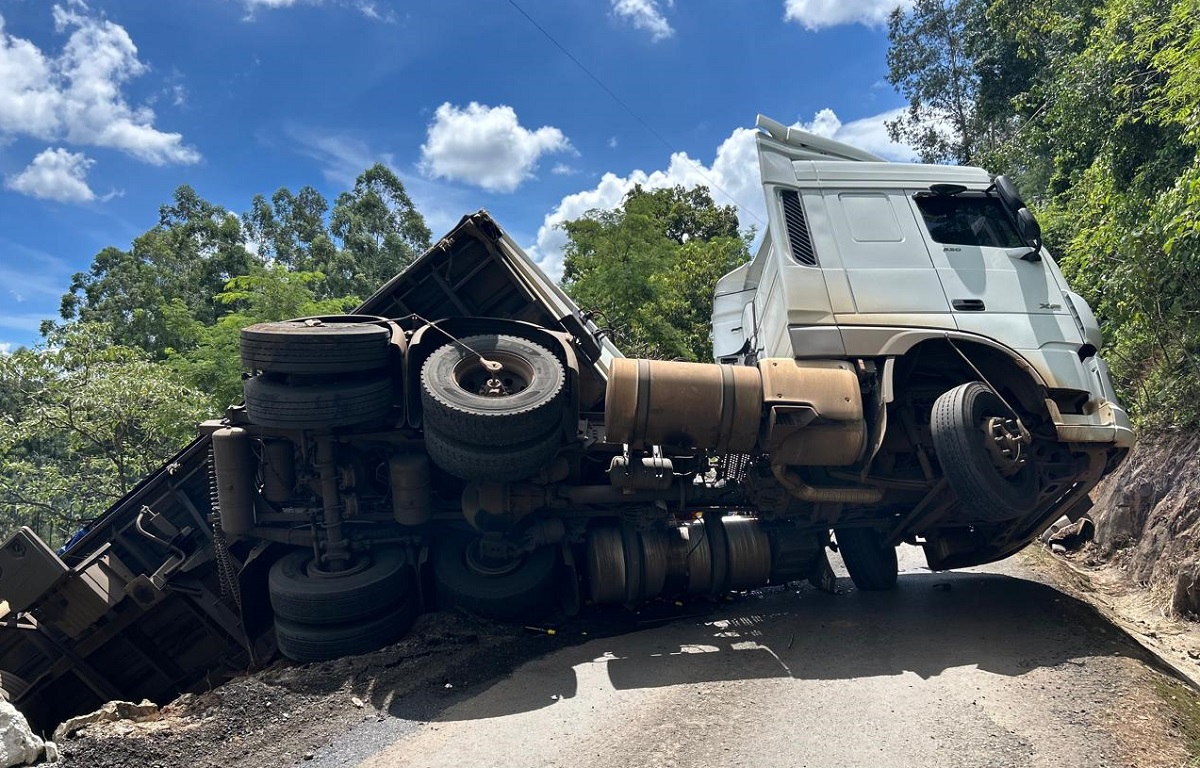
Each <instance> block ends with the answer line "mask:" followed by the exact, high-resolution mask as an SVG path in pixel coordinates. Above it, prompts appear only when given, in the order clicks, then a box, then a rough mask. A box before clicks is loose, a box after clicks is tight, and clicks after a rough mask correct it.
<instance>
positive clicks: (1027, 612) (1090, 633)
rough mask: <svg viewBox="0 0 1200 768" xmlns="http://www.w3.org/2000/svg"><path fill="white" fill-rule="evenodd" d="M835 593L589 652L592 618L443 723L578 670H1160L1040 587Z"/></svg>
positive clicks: (991, 578) (910, 585) (511, 710)
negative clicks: (1125, 660)
mask: <svg viewBox="0 0 1200 768" xmlns="http://www.w3.org/2000/svg"><path fill="white" fill-rule="evenodd" d="M841 586H842V587H843V588H844V589H846V590H847V591H846V593H844V594H838V595H829V594H825V593H822V592H817V591H813V590H811V589H803V590H799V591H797V590H784V591H779V592H773V593H766V594H754V595H750V596H748V597H745V598H743V599H741V600H738V601H735V602H733V603H730V604H726V605H723V606H719V607H717V608H716V609H715V610H712V612H711V613H710V614H709V615H706V616H704V617H703V618H695V617H694V616H693V617H691V618H685V619H680V620H676V621H664V622H663V623H662V624H660V625H658V626H654V627H652V628H645V627H643V628H640V629H637V628H636V627H634V628H633V629H636V631H626V632H623V633H621V634H614V635H610V636H606V637H601V638H596V639H590V640H589V639H587V638H581V637H580V635H579V633H580V632H583V631H585V630H584V629H582V628H581V627H587V631H590V632H591V634H590V637H592V638H595V636H596V634H597V632H596V631H595V630H596V629H597V627H596V626H595V625H596V624H597V623H598V622H602V619H603V617H602V616H600V617H597V616H595V615H592V616H586V615H585V616H584V617H582V618H581V619H579V620H577V622H576V623H573V624H571V625H566V626H564V627H563V628H562V630H561V631H562V635H561V638H562V641H564V642H562V645H564V646H565V647H562V648H561V650H559V651H558V652H556V653H554V654H553V655H547V656H546V657H544V658H543V659H542V660H541V661H539V662H538V663H536V664H532V665H529V666H527V667H525V668H524V669H523V670H522V671H521V682H522V685H520V686H507V687H506V691H505V695H504V696H503V697H498V696H482V695H481V693H482V692H483V690H486V688H483V689H479V688H477V689H476V690H475V691H474V695H473V697H472V698H471V699H468V700H465V701H463V702H461V703H460V704H459V705H458V706H454V707H452V708H449V709H447V710H446V711H444V712H443V713H442V715H441V717H442V719H478V718H488V717H500V716H504V715H509V714H515V713H518V712H525V711H531V710H535V709H539V708H542V707H545V706H549V705H551V704H553V703H554V702H555V701H556V700H561V699H565V698H571V697H573V696H574V695H575V693H576V690H577V686H578V681H577V669H576V668H577V667H579V665H588V664H603V665H605V667H606V671H607V676H608V681H609V682H610V684H611V685H612V686H613V687H614V688H616V689H618V690H622V689H632V688H654V687H664V686H674V685H684V684H694V683H711V682H718V681H728V680H748V679H756V678H774V677H779V678H784V677H792V678H800V679H815V680H849V679H858V678H869V677H877V676H888V675H900V674H904V673H907V672H912V673H915V674H917V675H919V676H921V677H922V678H930V677H934V676H937V675H939V674H941V673H942V672H943V671H945V670H947V669H950V668H954V667H961V666H975V667H978V668H979V669H982V670H985V671H988V672H992V673H994V674H998V675H1008V676H1016V675H1022V674H1025V673H1026V672H1028V671H1030V670H1032V669H1035V668H1041V667H1054V666H1058V665H1062V664H1083V663H1085V660H1086V659H1088V658H1089V657H1096V656H1113V655H1120V656H1128V657H1132V658H1137V659H1140V660H1143V661H1145V662H1147V663H1150V664H1152V665H1155V666H1161V665H1160V663H1159V662H1158V660H1157V659H1155V658H1153V657H1152V656H1151V655H1150V654H1148V653H1147V652H1146V651H1145V650H1144V649H1143V648H1142V647H1141V646H1139V645H1138V644H1137V643H1135V642H1134V641H1133V640H1132V639H1131V638H1130V637H1129V636H1128V635H1127V634H1125V633H1124V632H1123V631H1122V630H1120V629H1118V628H1117V627H1115V626H1113V625H1112V624H1110V623H1108V622H1107V621H1105V620H1104V619H1103V618H1102V617H1101V616H1100V615H1099V614H1098V613H1096V611H1095V610H1094V609H1093V608H1092V607H1091V606H1089V605H1087V604H1085V603H1083V602H1081V601H1079V600H1076V599H1075V598H1072V597H1070V596H1068V595H1065V594H1063V593H1061V592H1059V591H1057V590H1055V589H1054V588H1052V587H1049V586H1046V585H1044V584H1039V583H1036V582H1032V581H1026V580H1023V579H1018V578H1013V577H1009V576H1003V575H997V574H978V573H954V574H905V575H903V576H901V578H900V582H899V587H898V588H897V589H896V590H895V591H894V592H885V593H868V592H858V591H856V590H853V589H852V588H851V587H850V585H849V581H848V580H847V579H842V580H841ZM679 610H686V609H679ZM693 613H694V612H693ZM664 618H665V617H664ZM580 640H586V642H580ZM572 641H574V642H572ZM495 682H497V681H493V682H492V683H491V684H490V685H494V684H495ZM490 685H489V686H487V687H490ZM389 711H390V713H391V714H392V715H394V716H397V717H404V718H421V719H427V718H428V717H429V714H430V713H429V712H428V711H427V710H425V711H422V712H419V713H418V712H416V711H410V709H409V706H408V704H407V701H406V699H405V698H403V697H400V698H397V699H394V700H393V701H392V702H391V703H390V707H389Z"/></svg>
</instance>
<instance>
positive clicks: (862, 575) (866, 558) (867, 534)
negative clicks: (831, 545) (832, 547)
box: [835, 528, 900, 592]
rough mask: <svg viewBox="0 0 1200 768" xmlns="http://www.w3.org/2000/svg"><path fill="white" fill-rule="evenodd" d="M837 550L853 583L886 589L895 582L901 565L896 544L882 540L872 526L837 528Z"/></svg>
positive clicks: (875, 589) (864, 588) (864, 587)
mask: <svg viewBox="0 0 1200 768" xmlns="http://www.w3.org/2000/svg"><path fill="white" fill-rule="evenodd" d="M835 535H836V537H837V545H838V552H839V553H840V554H841V556H842V561H843V562H844V563H846V570H847V571H849V572H850V579H851V580H852V581H853V582H854V586H856V587H858V588H859V590H861V591H863V592H886V591H887V590H889V589H894V588H895V586H896V576H897V574H898V573H899V572H900V565H899V563H898V562H897V561H896V548H895V547H889V546H887V545H886V544H884V543H883V536H882V535H881V534H880V533H879V531H876V530H874V529H873V528H838V529H837V530H836V531H835Z"/></svg>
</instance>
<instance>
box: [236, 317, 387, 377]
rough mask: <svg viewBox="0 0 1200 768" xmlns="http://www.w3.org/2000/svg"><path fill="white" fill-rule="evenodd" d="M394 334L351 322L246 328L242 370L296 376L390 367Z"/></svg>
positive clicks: (374, 325) (294, 322)
mask: <svg viewBox="0 0 1200 768" xmlns="http://www.w3.org/2000/svg"><path fill="white" fill-rule="evenodd" d="M318 323H319V324H318ZM391 335H392V334H391V331H390V330H389V329H388V328H387V327H385V326H382V325H379V324H377V323H370V322H355V321H354V320H353V318H349V317H348V318H346V319H344V320H339V321H336V322H335V321H304V320H286V321H283V322H278V323H258V324H257V325H251V326H249V327H246V328H243V329H242V333H241V353H242V366H243V367H244V368H245V369H247V370H249V371H267V372H270V373H293V374H339V373H357V372H362V371H374V370H378V369H380V368H384V367H386V366H387V365H388V361H389V341H390V339H391Z"/></svg>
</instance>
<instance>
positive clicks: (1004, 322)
mask: <svg viewBox="0 0 1200 768" xmlns="http://www.w3.org/2000/svg"><path fill="white" fill-rule="evenodd" d="M758 126H759V128H761V129H763V132H762V133H760V134H759V136H758V139H757V142H758V157H759V165H760V169H761V174H762V184H763V189H764V192H765V194H766V200H767V212H768V216H769V226H768V230H767V232H768V234H767V235H766V237H765V238H764V240H763V242H762V245H761V247H760V248H759V249H758V252H757V254H756V255H755V257H754V259H753V260H752V261H750V262H748V263H747V264H744V265H742V266H741V267H739V268H738V269H736V270H734V271H733V272H731V273H729V274H728V275H726V276H725V277H723V278H722V279H721V280H720V282H719V283H718V285H717V290H716V296H715V303H714V312H713V347H714V355H715V357H716V359H717V361H718V362H738V363H749V362H753V361H755V360H758V359H762V358H776V357H792V358H795V359H797V360H804V359H813V358H816V359H827V358H845V359H870V360H873V361H875V362H877V363H878V364H880V365H881V367H882V368H883V369H884V370H886V371H887V375H885V376H884V378H883V379H882V381H881V385H882V387H883V390H884V391H885V393H887V394H886V399H887V400H888V401H889V402H890V401H891V400H892V399H894V398H895V396H896V393H895V388H896V382H895V379H894V370H895V366H894V361H896V360H897V359H899V358H902V357H903V356H905V355H907V354H910V353H911V352H912V351H913V350H914V348H916V347H918V346H919V345H920V344H922V342H927V341H930V340H947V341H956V342H961V344H962V345H964V348H966V347H971V346H977V347H989V348H992V349H994V350H996V351H997V352H999V353H1000V354H1002V355H1004V356H1006V357H1008V358H1009V359H1010V360H1011V361H1012V363H1013V364H1014V365H1015V366H1016V367H1017V368H1019V369H1021V370H1023V371H1025V372H1026V374H1027V375H1028V376H1029V378H1030V380H1031V381H1032V382H1033V383H1034V384H1035V386H1036V387H1037V388H1038V389H1039V390H1040V391H1044V392H1045V395H1046V396H1045V397H1044V401H1045V408H1046V410H1047V412H1048V415H1049V417H1050V418H1051V419H1052V420H1053V423H1054V426H1055V428H1056V431H1057V436H1058V438H1059V439H1060V440H1062V441H1064V442H1068V441H1069V442H1084V443H1096V444H1108V445H1112V446H1115V447H1120V448H1129V447H1132V445H1133V443H1134V433H1133V430H1132V428H1131V427H1130V423H1129V418H1128V416H1127V414H1126V412H1125V411H1124V409H1122V408H1121V407H1120V405H1119V404H1118V403H1117V398H1116V395H1115V393H1114V390H1113V386H1112V382H1111V380H1110V378H1109V373H1108V368H1107V366H1106V365H1105V363H1104V361H1103V359H1101V357H1100V356H1099V354H1098V353H1099V351H1100V349H1101V347H1102V339H1101V334H1100V328H1099V325H1098V324H1097V322H1096V318H1095V316H1094V315H1093V314H1092V311H1091V309H1090V308H1089V307H1088V305H1087V303H1086V302H1085V301H1084V300H1083V299H1082V298H1081V297H1080V296H1079V295H1078V294H1076V293H1074V292H1072V291H1071V290H1070V287H1069V286H1068V285H1067V283H1066V280H1065V279H1064V278H1063V276H1062V273H1061V272H1060V271H1059V269H1058V265H1057V264H1055V262H1054V259H1053V258H1051V257H1050V254H1049V253H1048V252H1047V251H1046V250H1045V248H1043V247H1042V246H1041V243H1040V237H1035V238H1033V239H1029V238H1027V237H1024V236H1023V235H1022V233H1021V232H1020V231H1018V226H1019V225H1018V222H1019V221H1020V218H1018V216H1019V215H1020V217H1021V218H1025V217H1028V219H1029V220H1032V216H1031V215H1030V214H1028V211H1027V210H1026V212H1025V213H1024V214H1020V211H1021V210H1022V209H1024V208H1025V206H1024V203H1023V202H1022V201H1021V200H1020V198H1019V196H1016V194H1015V190H1014V189H1013V188H1012V187H1011V184H1009V183H1008V182H1006V180H1004V179H1003V177H999V178H993V177H992V176H991V175H989V174H988V173H987V172H986V171H984V170H983V169H980V168H968V167H954V166H942V165H919V164H909V163H890V162H886V161H884V160H883V159H882V158H878V157H875V156H873V155H871V154H869V153H866V152H863V151H862V150H859V149H856V148H853V147H850V146H847V145H845V144H841V143H839V142H835V141H831V140H829V139H825V138H822V137H819V136H815V135H813V134H810V133H806V132H804V131H801V130H798V129H796V128H788V127H785V126H783V125H781V124H780V123H777V122H775V121H773V120H770V119H768V118H765V117H762V116H760V117H759V119H758ZM1002 186H1004V187H1006V189H1005V192H1007V193H1008V195H1009V197H1008V199H1007V200H1006V198H1005V194H1003V193H1002V192H1001V187H1002Z"/></svg>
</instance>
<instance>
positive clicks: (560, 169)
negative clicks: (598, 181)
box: [550, 163, 579, 176]
mask: <svg viewBox="0 0 1200 768" xmlns="http://www.w3.org/2000/svg"><path fill="white" fill-rule="evenodd" d="M550 173H553V174H554V175H555V176H574V175H575V174H577V173H579V171H577V170H575V168H573V167H571V166H570V165H567V164H566V163H555V164H554V167H553V168H551V169H550Z"/></svg>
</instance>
